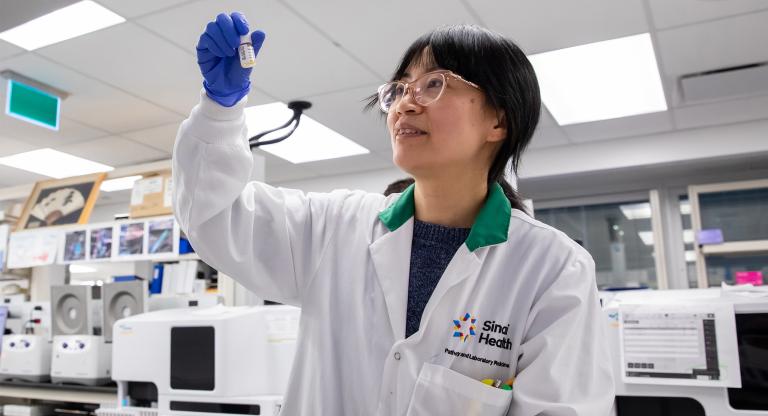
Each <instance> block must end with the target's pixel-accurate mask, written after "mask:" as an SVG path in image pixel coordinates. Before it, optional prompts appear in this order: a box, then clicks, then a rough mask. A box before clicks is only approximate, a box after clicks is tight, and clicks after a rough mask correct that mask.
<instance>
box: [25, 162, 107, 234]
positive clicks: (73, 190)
mask: <svg viewBox="0 0 768 416" xmlns="http://www.w3.org/2000/svg"><path fill="white" fill-rule="evenodd" d="M105 177H106V173H97V174H93V175H85V176H76V177H72V178H66V179H53V180H47V181H40V182H37V183H36V184H35V187H34V188H33V189H32V194H31V195H30V196H29V198H27V202H26V204H24V210H23V211H22V213H21V217H20V218H19V222H18V225H17V227H16V230H17V231H18V230H25V229H35V228H43V227H51V226H56V225H70V224H86V223H87V222H88V217H89V216H90V215H91V211H92V210H93V206H94V204H95V203H96V198H98V196H99V187H100V186H101V182H102V181H104V178H105Z"/></svg>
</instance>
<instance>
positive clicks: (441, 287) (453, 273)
mask: <svg viewBox="0 0 768 416" xmlns="http://www.w3.org/2000/svg"><path fill="white" fill-rule="evenodd" d="M486 253H487V249H485V248H482V249H479V250H476V251H474V252H472V251H469V249H468V248H467V245H466V244H462V245H461V247H459V249H458V250H457V251H456V254H454V256H453V258H452V259H451V262H450V263H448V267H446V269H445V272H443V276H442V277H441V278H440V281H439V282H438V283H437V287H435V291H434V292H432V296H431V297H430V298H429V302H427V306H426V307H425V308H424V314H423V315H422V318H421V325H420V326H421V327H422V328H423V327H424V326H426V325H427V324H428V323H429V319H430V317H431V315H432V312H433V311H434V310H435V309H436V308H437V306H438V305H439V304H440V302H441V301H443V300H444V299H443V298H444V297H445V295H446V294H447V293H448V291H449V290H450V289H451V288H452V287H454V286H456V285H458V284H460V283H462V282H463V281H464V280H466V279H467V278H468V277H469V276H473V275H476V274H477V272H478V271H479V270H480V267H482V265H483V258H484V257H485V254H486ZM421 333H423V331H421V329H419V334H421ZM419 338H420V336H419Z"/></svg>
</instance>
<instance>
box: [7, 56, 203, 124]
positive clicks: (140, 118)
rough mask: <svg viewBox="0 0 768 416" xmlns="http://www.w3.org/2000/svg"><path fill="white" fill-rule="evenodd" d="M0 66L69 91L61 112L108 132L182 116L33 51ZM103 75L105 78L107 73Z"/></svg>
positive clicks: (173, 119)
mask: <svg viewBox="0 0 768 416" xmlns="http://www.w3.org/2000/svg"><path fill="white" fill-rule="evenodd" d="M65 43H66V42H65ZM0 67H2V68H3V69H12V70H14V71H16V72H18V73H20V74H23V75H25V76H27V77H30V78H33V79H35V80H37V81H40V82H43V83H46V84H49V85H51V86H53V87H56V88H58V89H61V90H63V91H66V92H68V93H70V96H69V97H67V98H66V99H65V100H63V101H62V103H61V106H62V108H61V113H62V116H63V117H66V118H69V119H72V120H76V121H79V122H81V123H83V124H86V125H89V126H93V127H95V128H99V129H102V130H105V131H107V132H109V133H120V132H123V131H129V130H136V129H140V128H142V127H152V126H157V125H160V124H163V123H170V122H172V121H181V119H182V116H181V115H180V114H177V113H173V112H171V111H168V110H165V109H163V108H161V107H158V106H156V105H154V104H151V103H149V102H147V101H146V100H143V99H140V98H137V97H135V96H133V95H130V94H129V93H127V92H124V91H121V90H119V89H116V88H113V87H110V86H108V85H106V84H104V83H102V82H99V81H96V80H94V79H92V78H90V77H88V76H87V75H83V74H81V73H78V72H76V71H73V70H71V69H68V68H66V67H64V66H62V65H59V64H57V63H55V62H52V61H50V60H49V59H46V58H43V57H40V56H37V55H34V54H25V55H23V56H20V57H17V58H11V59H8V60H6V61H2V62H0ZM104 77H105V78H108V76H107V74H105V75H104ZM3 88H5V87H3ZM199 91H200V88H197V92H196V93H198V94H199Z"/></svg>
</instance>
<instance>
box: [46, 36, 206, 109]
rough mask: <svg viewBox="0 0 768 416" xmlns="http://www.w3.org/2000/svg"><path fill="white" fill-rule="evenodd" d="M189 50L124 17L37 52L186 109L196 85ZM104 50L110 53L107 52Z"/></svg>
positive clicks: (163, 103) (196, 73) (159, 102)
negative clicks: (104, 26) (96, 29)
mask: <svg viewBox="0 0 768 416" xmlns="http://www.w3.org/2000/svg"><path fill="white" fill-rule="evenodd" d="M165 24H167V22H165ZM193 51H194V49H193V48H190V50H189V51H184V50H182V49H180V48H179V47H178V46H176V45H173V44H171V43H169V42H168V41H166V40H165V39H163V38H161V37H159V36H157V35H154V34H152V33H150V32H149V31H147V30H145V29H144V28H142V27H140V26H137V25H135V24H133V23H130V22H128V23H123V24H119V25H116V26H112V27H110V28H107V29H104V30H99V31H97V32H93V33H89V34H87V35H84V36H80V37H77V38H74V39H70V40H68V41H66V42H61V43H57V44H55V45H51V46H48V47H45V48H41V49H39V50H38V53H40V54H41V55H43V56H45V57H47V58H49V59H51V60H53V61H56V62H59V63H61V64H63V65H66V66H68V67H70V68H73V69H75V70H77V71H79V72H81V73H83V74H87V75H88V76H91V77H93V78H95V79H98V80H100V81H102V82H104V83H106V84H109V85H113V86H115V87H117V88H120V89H122V90H124V91H130V92H131V93H132V94H135V95H137V96H139V97H142V98H144V99H145V100H148V101H150V102H152V103H155V104H157V105H160V106H162V107H164V108H166V109H170V110H173V111H176V112H178V113H179V114H187V113H188V112H189V110H190V109H191V108H192V107H193V106H194V104H195V103H196V102H197V98H198V93H199V91H200V85H201V84H200V81H201V77H200V70H199V69H198V67H197V63H196V61H195V57H194V55H193ZM110 52H112V53H114V54H115V55H114V56H110V55H109V53H110Z"/></svg>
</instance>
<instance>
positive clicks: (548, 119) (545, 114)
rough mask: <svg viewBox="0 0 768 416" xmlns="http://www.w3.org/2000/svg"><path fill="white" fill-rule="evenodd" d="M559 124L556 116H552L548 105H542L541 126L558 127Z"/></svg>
mask: <svg viewBox="0 0 768 416" xmlns="http://www.w3.org/2000/svg"><path fill="white" fill-rule="evenodd" d="M556 126H558V124H557V122H556V121H555V118H554V117H552V113H550V112H549V110H548V109H547V106H545V105H544V104H542V105H541V114H540V115H539V127H556Z"/></svg>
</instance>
